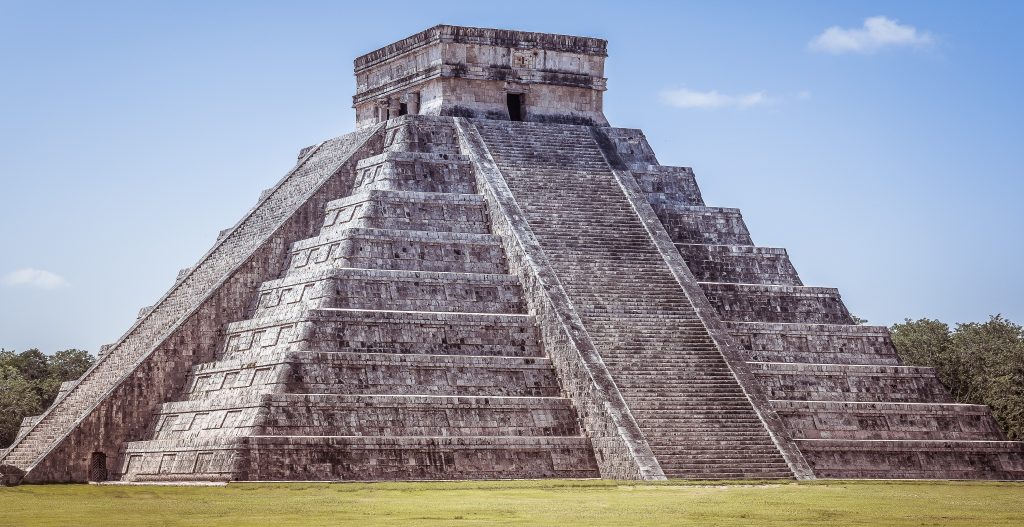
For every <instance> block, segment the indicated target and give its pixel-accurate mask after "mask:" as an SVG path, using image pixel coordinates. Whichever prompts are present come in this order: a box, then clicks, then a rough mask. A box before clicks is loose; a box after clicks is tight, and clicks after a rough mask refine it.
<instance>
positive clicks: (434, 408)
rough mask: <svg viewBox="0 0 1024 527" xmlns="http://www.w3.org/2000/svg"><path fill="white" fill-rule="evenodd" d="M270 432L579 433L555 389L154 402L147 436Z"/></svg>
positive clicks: (569, 408) (388, 434)
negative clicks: (545, 393) (550, 392)
mask: <svg viewBox="0 0 1024 527" xmlns="http://www.w3.org/2000/svg"><path fill="white" fill-rule="evenodd" d="M226 435H233V436H247V435H272V436H381V437H391V436H573V435H575V436H578V435H579V429H578V427H577V424H576V414H575V411H574V410H573V408H572V405H571V404H570V403H569V401H568V399H564V398H560V397H495V396H485V397H452V396H425V395H336V394H280V393H277V394H262V395H249V396H236V397H220V398H213V399H203V400H194V401H178V402H173V403H164V404H163V405H161V408H160V411H159V414H158V418H157V425H156V431H155V434H154V439H184V438H188V439H194V438H197V437H202V438H211V437H220V436H226Z"/></svg>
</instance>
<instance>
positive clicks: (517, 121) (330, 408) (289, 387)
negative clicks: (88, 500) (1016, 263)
mask: <svg viewBox="0 0 1024 527" xmlns="http://www.w3.org/2000/svg"><path fill="white" fill-rule="evenodd" d="M606 55H607V53H606V42H605V41H603V40H600V39H594V38H585V37H573V36H564V35H550V34H541V33H526V32H518V31H505V30H494V29H480V28H468V27H456V26H437V27H434V28H431V29H428V30H426V31H424V32H421V33H418V34H416V35H413V36H411V37H409V38H406V39H404V40H401V41H398V42H395V43H393V44H391V45H389V46H386V47H384V48H381V49H379V50H377V51H374V52H371V53H369V54H367V55H364V56H362V57H359V58H357V59H356V61H355V72H356V79H357V90H356V95H355V97H354V106H355V108H356V116H357V131H356V132H354V133H351V134H349V135H346V136H343V137H340V138H336V139H331V140H328V141H324V142H323V143H320V144H317V145H314V146H312V147H309V148H306V149H304V150H303V151H302V152H300V155H299V160H298V163H297V164H296V166H295V168H294V169H293V170H292V171H291V172H289V173H288V174H287V175H286V176H285V178H284V179H283V180H282V181H281V182H280V183H279V184H278V185H277V186H275V187H274V188H272V189H270V190H268V191H266V192H264V194H263V195H262V196H261V198H260V200H259V202H258V203H257V204H256V206H255V207H254V208H253V209H252V210H250V211H249V212H248V213H247V214H246V216H245V217H244V218H243V219H242V220H241V221H240V222H239V223H238V224H237V225H235V226H234V227H232V228H231V229H228V230H226V231H224V232H223V233H222V235H221V236H219V237H218V239H217V242H216V243H215V245H214V247H213V248H212V249H211V250H210V251H209V252H208V253H207V254H206V255H204V256H203V257H202V258H201V259H200V261H199V262H198V263H197V264H196V265H195V266H194V267H191V268H189V269H186V270H183V271H182V273H180V275H179V278H178V280H177V281H176V282H175V284H174V285H173V286H172V288H171V289H170V291H169V292H168V293H167V294H166V295H165V296H164V297H163V298H161V299H160V300H159V301H158V302H157V303H156V304H155V305H154V306H152V307H151V308H146V309H144V310H142V312H140V316H139V319H138V321H137V322H136V323H135V325H133V326H132V328H130V329H129V330H128V332H127V333H125V335H124V336H123V337H121V339H120V340H118V341H117V342H116V343H115V344H112V345H110V346H107V347H104V350H103V352H102V353H101V356H100V359H99V361H98V362H97V364H96V365H95V366H94V367H93V368H92V369H90V370H89V371H88V372H86V374H85V375H83V376H82V378H81V379H79V380H78V381H75V382H73V383H69V384H68V385H66V386H65V387H63V389H62V391H61V395H60V396H59V397H58V399H57V401H56V402H55V403H54V405H53V406H52V407H51V408H50V409H48V410H47V411H46V412H45V413H44V414H42V415H41V416H36V417H32V418H28V419H26V421H25V423H24V424H23V427H22V432H21V433H20V434H19V437H18V439H17V440H16V441H15V443H14V444H13V445H12V446H11V448H9V449H8V450H7V451H5V452H2V453H0V473H2V474H3V475H4V477H5V479H6V480H7V482H9V483H17V482H20V481H24V482H53V481H87V480H108V479H120V480H124V481H182V480H203V481H227V480H264V481H266V480H382V479H503V478H543V477H564V478H581V477H604V478H621V479H663V478H666V477H668V478H800V479H807V478H815V477H819V478H969V479H975V478H977V479H1024V447H1022V444H1021V443H1018V442H1011V441H1007V440H1006V438H1005V436H1004V435H1003V434H1002V432H1001V431H1000V429H999V428H998V426H997V424H996V422H995V420H994V419H993V418H992V416H991V413H990V412H989V410H988V409H987V408H986V407H983V406H976V405H964V404H956V403H954V402H953V401H952V399H951V397H950V395H949V393H948V391H947V390H946V389H945V388H944V387H943V386H942V384H941V383H940V382H939V381H938V379H937V377H936V376H935V372H934V371H933V370H931V369H929V368H920V367H911V366H904V365H902V364H900V362H899V359H898V358H897V356H896V354H895V351H894V349H893V346H892V343H891V342H890V340H889V336H888V333H887V331H886V329H885V328H883V327H871V326H860V325H854V323H853V319H852V317H851V316H850V314H849V312H848V311H847V309H846V307H845V306H844V305H843V302H842V299H841V298H840V296H839V293H838V292H837V291H836V290H835V289H831V288H824V287H809V286H805V285H804V284H803V283H802V282H801V280H800V278H799V276H798V274H797V272H796V270H795V269H794V267H793V265H792V263H790V261H789V258H788V256H787V254H786V251H785V250H784V249H777V248H766V247H758V246H755V245H754V244H753V242H752V240H751V237H750V234H749V233H748V231H747V228H746V226H745V224H744V222H743V219H742V217H741V215H740V212H739V211H738V210H736V209H726V208H718V207H708V206H706V205H705V204H704V201H703V199H702V197H701V194H700V191H699V189H698V187H697V184H696V180H695V178H694V174H693V171H692V170H690V169H688V168H683V167H670V166H663V165H661V164H659V163H658V161H657V158H656V157H655V155H654V153H653V152H652V150H651V148H650V146H649V145H648V143H647V141H646V139H645V138H644V135H643V133H642V132H640V131H639V130H633V129H624V128H613V127H610V126H609V125H608V123H607V121H606V120H605V118H604V115H603V110H602V95H603V92H604V90H605V85H606V80H605V79H604V77H603V74H604V59H605V57H606Z"/></svg>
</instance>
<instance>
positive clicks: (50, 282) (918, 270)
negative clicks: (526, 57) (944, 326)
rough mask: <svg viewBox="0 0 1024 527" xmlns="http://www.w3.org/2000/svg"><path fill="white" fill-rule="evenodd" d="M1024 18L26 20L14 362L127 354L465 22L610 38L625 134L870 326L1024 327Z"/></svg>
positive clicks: (664, 8)
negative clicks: (373, 93)
mask: <svg viewBox="0 0 1024 527" xmlns="http://www.w3.org/2000/svg"><path fill="white" fill-rule="evenodd" d="M505 6H507V7H505ZM1022 6H1024V4H1022V3H1020V2H1005V3H997V2H815V1H809V2H795V1H788V2H728V3H727V2H704V3H695V2H642V1H633V2H595V1H587V2H533V1H528V0H517V1H515V2H508V3H506V4H501V3H489V2H488V3H483V2H472V3H471V2H464V3H463V2H443V1H434V2H423V1H417V2H396V1H389V2H386V3H381V4H375V3H366V2H361V3H358V4H354V5H353V6H349V5H346V4H344V3H341V2H301V1H292V2H255V1H248V2H223V1H208V2H199V1H194V2H189V1H175V2H170V1H167V2H99V1H95V2H66V3H63V2H47V1H39V0H33V1H12V0H0V79H2V82H0V177H2V187H0V188H2V191H0V196H2V204H3V209H4V210H3V212H4V213H3V216H2V219H0V247H2V253H0V254H2V255H3V257H2V258H0V347H6V348H7V349H12V348H13V349H19V350H20V349H25V348H28V347H40V348H42V349H43V350H44V351H48V352H52V351H56V350H59V349H63V348H67V347H81V348H86V349H90V350H93V351H95V350H96V348H98V346H99V345H100V344H103V343H107V342H113V341H115V340H116V339H117V338H118V337H119V336H120V335H121V334H122V333H123V332H124V331H125V330H126V329H127V328H128V327H129V326H130V324H131V323H132V322H133V321H134V319H135V316H136V313H137V311H138V309H139V308H140V307H142V306H145V305H148V304H151V303H152V302H154V301H155V300H157V299H158V298H159V297H160V296H161V295H162V294H163V293H164V292H165V291H166V290H167V288H168V287H169V286H170V285H171V283H172V282H173V280H174V277H175V275H176V273H177V270H178V269H179V268H181V267H186V266H188V265H191V264H192V263H194V262H195V260H196V259H197V258H198V257H199V256H201V255H202V254H203V253H204V252H205V251H206V250H207V249H208V248H209V246H210V245H212V244H213V242H214V239H215V238H216V235H217V232H218V231H219V230H220V229H222V228H225V227H228V226H231V225H232V224H234V223H235V222H236V221H237V220H238V219H239V218H240V217H241V215H242V214H243V213H244V212H245V211H246V210H247V209H248V208H249V207H251V206H252V205H253V204H254V203H255V201H256V199H257V197H258V196H259V193H260V191H261V190H262V189H264V188H267V187H269V186H271V185H273V184H274V183H275V182H276V181H277V180H278V179H279V178H280V177H281V176H282V175H284V173H285V172H286V171H287V170H288V169H289V168H290V167H291V165H292V164H293V162H294V159H295V154H296V153H297V152H298V150H299V149H300V148H302V147H303V146H306V145H309V144H312V143H315V142H317V141H319V140H322V139H324V138H327V137H333V136H337V135H340V134H343V133H346V132H348V131H350V130H351V129H352V127H353V120H354V117H353V112H352V109H351V95H352V92H353V89H354V80H353V77H352V73H351V67H352V59H353V58H354V57H356V56H357V55H359V54H362V53H365V52H367V51H370V50H372V49H375V48H377V47H380V46H382V45H385V44H387V43H389V42H391V41H394V40H397V39H400V38H402V37H405V36H408V35H410V34H412V33H415V32H417V31H420V30H422V29H425V28H427V27H429V26H432V25H435V24H438V23H450V24H463V25H475V26H484V27H503V28H512V29H522V30H531V31H545V32H556V33H568V34H577V35H587V36H596V37H601V38H605V39H608V40H609V55H610V56H609V58H608V62H607V70H606V73H607V77H608V79H609V81H608V86H609V89H608V92H607V93H606V95H605V113H606V115H607V116H608V118H609V120H610V121H611V123H612V124H613V125H614V126H620V127H631V128H641V129H643V130H644V131H645V133H646V134H647V137H648V139H649V141H650V142H651V144H652V145H653V146H654V148H655V150H656V152H657V153H658V156H659V159H660V160H661V162H662V163H663V164H673V165H686V166H693V167H694V169H695V170H696V173H697V177H698V181H699V182H700V184H701V187H702V189H703V191H704V196H705V199H706V201H707V202H708V203H709V204H711V205H718V206H729V207H739V208H741V209H742V210H743V212H744V215H745V218H746V220H747V224H748V225H749V227H750V229H751V232H752V234H753V236H754V240H755V242H756V243H758V244H759V245H765V246H777V247H786V248H788V249H789V251H790V255H791V257H792V258H793V261H794V263H795V264H796V267H797V269H798V270H799V271H800V274H801V276H802V277H803V279H804V282H805V283H806V284H808V285H827V286H834V287H839V288H840V290H841V292H842V294H843V297H844V299H845V300H846V302H847V304H848V305H849V307H850V309H851V311H853V312H854V313H855V314H857V315H859V316H861V317H864V318H867V319H869V320H870V321H871V322H873V323H878V324H891V323H892V322H894V321H899V320H902V319H903V318H905V317H911V318H917V317H934V318H940V319H943V320H946V321H951V322H952V321H969V320H983V319H985V318H986V317H987V316H988V315H989V314H994V313H1003V314H1004V315H1006V316H1008V317H1010V318H1012V319H1015V320H1017V321H1024V278H1022V275H1021V273H1020V267H1021V266H1020V262H1021V260H1022V256H1024V248H1022V246H1024V244H1022V243H1021V242H1020V233H1021V232H1024V213H1022V212H1021V207H1020V204H1019V202H1020V201H1021V198H1022V197H1024V182H1022V180H1024V177H1022V176H1024V169H1022V167H1024V124H1022V123H1024V104H1022V103H1021V99H1020V98H1021V94H1022V93H1024V67H1022V64H1024V62H1022V61H1021V56H1024V36H1022V35H1021V33H1020V27H1021V26H1022V23H1024V7H1022ZM869 19H870V20H869ZM866 21H867V22H866ZM830 28H831V29H830Z"/></svg>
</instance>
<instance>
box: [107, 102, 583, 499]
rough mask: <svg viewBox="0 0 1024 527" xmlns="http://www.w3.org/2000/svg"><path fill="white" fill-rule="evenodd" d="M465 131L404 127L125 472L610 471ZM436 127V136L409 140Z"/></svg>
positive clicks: (263, 475)
mask: <svg viewBox="0 0 1024 527" xmlns="http://www.w3.org/2000/svg"><path fill="white" fill-rule="evenodd" d="M453 126H454V121H453V120H452V119H442V120H440V121H438V120H430V119H428V118H425V117H417V118H412V117H409V118H403V119H396V120H392V121H390V122H389V123H388V125H387V130H386V134H385V137H386V139H385V144H384V145H383V151H382V152H379V153H373V154H372V155H368V156H366V157H364V158H363V159H362V160H359V161H358V163H356V165H355V174H354V180H353V181H354V184H353V193H352V194H351V195H350V196H347V197H344V198H341V199H337V200H334V201H331V202H329V203H327V204H325V210H326V212H325V214H324V221H323V226H322V228H321V230H320V233H319V235H318V236H315V237H312V238H309V239H307V240H300V241H296V242H294V243H293V244H292V247H291V251H290V255H291V262H290V265H288V266H287V267H286V269H285V271H284V274H283V276H282V277H281V278H278V279H274V280H267V281H264V282H263V284H262V285H260V286H259V287H258V288H256V289H255V290H254V296H255V297H256V298H257V301H256V303H255V305H254V308H253V310H252V311H251V312H250V313H251V315H250V318H249V319H247V320H242V321H239V322H234V323H231V324H227V325H226V326H225V328H224V331H225V340H224V345H223V349H222V352H221V353H220V354H219V356H218V360H217V361H215V362H211V363H207V364H205V365H201V366H199V367H197V368H195V369H194V370H193V374H192V377H191V381H190V386H191V389H190V390H189V391H188V394H187V399H186V400H183V401H178V402H171V403H165V404H164V405H162V407H161V409H160V411H159V412H158V416H157V418H156V421H155V424H154V425H153V428H152V432H151V434H150V438H149V439H147V440H145V441H133V442H131V443H129V444H128V445H127V447H126V451H125V452H124V456H123V459H122V461H121V464H120V471H119V472H120V473H121V474H122V476H123V478H124V479H126V480H130V481H177V480H206V479H221V480H224V479H227V480H238V479H250V480H275V479H293V480H294V479H363V480H366V479H392V478H406V479H409V478H414V479H438V478H441V479H452V478H522V477H589V476H594V475H597V467H596V465H595V459H594V455H593V451H592V449H591V447H590V442H589V440H588V439H587V438H586V437H585V436H583V435H582V434H581V433H580V429H579V425H578V423H577V419H576V412H575V409H574V408H573V406H572V404H571V402H570V400H569V399H566V398H564V397H562V396H561V389H560V386H559V382H558V377H557V375H556V373H555V370H554V368H553V365H552V362H551V361H550V360H549V359H548V358H546V357H545V354H544V349H543V346H542V345H541V343H540V342H539V340H538V331H537V326H536V321H535V319H534V317H532V316H530V315H529V314H527V313H526V312H525V310H526V305H525V302H524V299H523V290H522V287H521V286H520V284H519V281H518V280H517V279H516V278H515V277H513V276H511V275H509V274H507V268H506V266H505V258H504V254H503V248H502V245H501V243H500V240H499V238H498V237H497V236H495V235H493V234H490V228H489V226H488V224H487V214H486V206H485V203H484V201H483V200H481V199H480V196H479V195H477V194H475V192H476V183H475V175H474V171H473V167H472V165H471V164H470V162H469V161H468V159H467V158H466V157H465V156H464V155H462V154H459V153H458V148H457V147H456V146H453V145H452V144H451V142H452V141H453V140H454V138H455V134H454V133H452V127H453ZM443 128H448V132H439V131H438V130H439V129H443ZM421 129H422V130H424V133H425V135H428V136H432V138H433V139H434V140H435V141H404V140H401V139H402V138H403V137H405V136H408V135H418V134H419V133H420V131H421ZM432 132H436V133H432ZM407 148H412V150H407ZM434 150H437V151H436V152H435V151H434ZM449 220H450V221H449Z"/></svg>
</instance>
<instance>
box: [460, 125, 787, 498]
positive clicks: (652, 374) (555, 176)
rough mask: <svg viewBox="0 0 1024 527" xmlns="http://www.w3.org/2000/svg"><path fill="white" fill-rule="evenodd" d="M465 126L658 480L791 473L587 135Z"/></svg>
mask: <svg viewBox="0 0 1024 527" xmlns="http://www.w3.org/2000/svg"><path fill="white" fill-rule="evenodd" d="M473 124H474V126H475V127H476V129H477V130H478V131H479V133H480V135H481V137H482V138H483V140H484V142H485V143H486V145H487V148H488V149H489V151H490V154H491V155H492V157H493V158H494V161H495V162H496V163H497V166H498V168H499V169H500V171H501V173H502V175H503V176H504V178H505V181H506V182H507V184H508V187H509V188H510V189H511V191H512V193H513V194H514V195H515V198H516V200H517V201H518V203H519V205H520V207H521V208H522V210H523V211H524V213H525V215H526V219H527V221H528V223H529V226H530V228H531V229H532V231H533V233H534V234H535V235H536V237H537V239H538V241H539V243H540V245H541V247H542V248H543V251H544V254H545V256H546V257H547V259H548V260H549V261H550V263H551V266H552V267H553V269H554V272H555V274H556V275H557V277H558V280H559V281H560V283H561V285H562V287H563V288H564V289H565V290H566V292H567V293H568V295H569V298H570V300H571V302H572V303H573V305H574V306H575V308H576V310H577V311H578V312H579V313H580V316H581V318H582V320H583V324H584V326H585V328H586V331H587V333H588V334H589V336H590V338H591V339H592V341H593V342H594V345H595V347H596V348H597V350H598V351H599V352H600V355H601V357H602V359H603V360H604V362H605V364H606V365H607V368H608V370H609V371H610V372H611V374H612V376H613V378H614V380H615V383H616V384H617V386H618V388H619V390H620V391H621V393H622V395H623V397H624V398H625V400H626V402H627V403H628V404H629V408H630V411H631V413H632V415H633V416H634V418H635V419H636V420H637V422H638V423H639V424H640V427H641V429H642V430H643V433H644V435H645V436H646V438H647V440H648V442H649V443H650V446H651V449H652V450H653V452H654V454H655V456H656V457H657V459H658V462H659V463H660V464H661V468H662V470H663V471H664V473H665V475H666V476H668V477H676V478H791V477H793V472H792V471H791V470H790V468H789V467H788V465H787V463H786V462H785V460H784V459H783V457H782V455H781V454H780V452H779V450H778V449H777V447H776V446H775V445H774V443H773V441H772V439H771V437H770V436H769V434H768V432H767V431H766V429H765V426H764V424H763V423H762V422H761V420H760V418H759V417H758V415H757V414H756V413H755V411H754V409H753V407H752V406H751V402H750V400H749V399H748V398H747V396H746V394H745V393H744V392H743V390H742V389H741V387H740V385H739V384H738V382H737V379H736V378H735V377H734V375H733V373H732V371H731V370H730V368H729V366H728V364H727V362H726V360H725V359H724V357H723V356H722V354H721V352H720V351H719V350H718V349H717V348H716V346H715V344H714V341H713V340H712V339H711V337H710V336H709V334H708V332H707V330H706V328H705V326H704V324H703V323H702V321H701V320H700V318H699V317H698V316H697V314H696V312H695V310H694V308H693V306H691V304H690V302H689V300H688V299H687V296H686V294H685V292H684V291H683V289H682V288H681V287H680V284H679V283H678V282H677V281H676V279H675V277H674V276H673V274H672V273H671V271H670V270H669V269H668V267H667V264H666V263H665V261H664V259H663V257H662V256H661V254H660V253H659V252H658V250H657V248H656V247H655V245H654V243H653V241H652V240H651V238H650V235H649V234H648V233H647V232H646V231H645V229H644V226H643V225H642V224H641V222H640V219H639V217H638V216H637V215H636V213H635V212H634V211H633V209H632V208H631V205H630V202H629V200H628V198H627V196H626V195H625V194H624V193H623V190H622V188H620V186H619V185H618V183H617V182H616V179H615V177H614V174H613V173H612V172H611V170H610V168H609V166H608V164H607V162H606V161H605V159H604V156H603V155H602V152H601V150H600V148H599V146H598V144H597V143H596V142H595V140H594V138H593V137H592V135H591V131H590V129H589V128H588V127H583V126H570V125H551V124H533V123H511V122H500V121H473Z"/></svg>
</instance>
